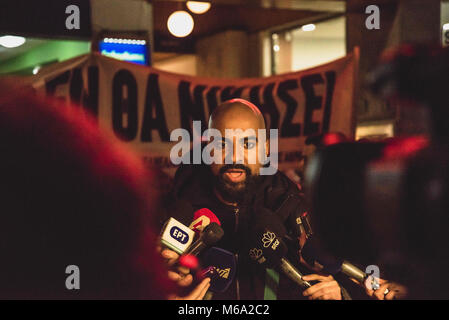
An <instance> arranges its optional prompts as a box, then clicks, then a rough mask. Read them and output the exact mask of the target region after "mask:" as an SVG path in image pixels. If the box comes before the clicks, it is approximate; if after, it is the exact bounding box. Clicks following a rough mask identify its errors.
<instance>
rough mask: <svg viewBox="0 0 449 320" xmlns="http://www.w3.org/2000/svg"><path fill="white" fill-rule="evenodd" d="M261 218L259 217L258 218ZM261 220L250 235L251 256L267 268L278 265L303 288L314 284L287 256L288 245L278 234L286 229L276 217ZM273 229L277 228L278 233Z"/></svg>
mask: <svg viewBox="0 0 449 320" xmlns="http://www.w3.org/2000/svg"><path fill="white" fill-rule="evenodd" d="M258 219H259V218H258ZM260 219H261V222H259V224H258V226H257V227H256V228H255V232H253V233H252V234H251V235H250V249H249V252H248V253H249V256H250V258H251V259H252V260H253V261H255V262H257V263H258V264H259V265H261V266H264V267H265V268H273V267H278V268H279V269H280V270H281V271H282V272H283V273H284V274H285V275H286V276H287V277H289V278H290V279H291V280H292V281H294V282H295V283H296V284H298V285H299V286H300V287H301V288H302V289H304V290H305V289H307V288H309V287H311V286H312V284H311V283H310V282H308V281H305V280H303V279H302V277H303V275H302V274H301V272H299V271H298V270H297V269H296V267H295V266H294V265H292V264H291V263H290V262H289V261H288V260H287V259H286V258H285V255H286V254H287V246H286V245H285V243H284V242H283V241H282V240H281V238H280V237H278V235H281V236H282V235H283V233H281V232H282V230H285V229H284V228H283V226H282V225H279V223H278V225H276V222H277V220H276V217H274V216H272V217H267V218H264V217H263V216H262V217H260ZM273 230H277V231H278V234H276V233H275V232H274V231H273Z"/></svg>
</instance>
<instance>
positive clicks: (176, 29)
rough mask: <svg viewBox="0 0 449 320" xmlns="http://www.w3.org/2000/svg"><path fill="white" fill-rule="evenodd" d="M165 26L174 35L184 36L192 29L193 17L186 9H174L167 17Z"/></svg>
mask: <svg viewBox="0 0 449 320" xmlns="http://www.w3.org/2000/svg"><path fill="white" fill-rule="evenodd" d="M167 27H168V31H170V33H171V34H172V35H174V36H175V37H180V38H181V37H186V36H188V35H189V34H190V33H191V32H192V30H193V18H192V16H191V15H190V14H189V13H188V12H186V11H175V12H173V13H172V14H171V15H170V17H168V20H167Z"/></svg>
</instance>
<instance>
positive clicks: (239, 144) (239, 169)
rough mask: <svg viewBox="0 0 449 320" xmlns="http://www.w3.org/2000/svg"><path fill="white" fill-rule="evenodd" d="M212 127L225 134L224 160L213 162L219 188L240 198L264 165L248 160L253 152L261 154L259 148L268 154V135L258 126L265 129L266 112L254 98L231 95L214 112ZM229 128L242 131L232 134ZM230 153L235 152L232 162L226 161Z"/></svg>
mask: <svg viewBox="0 0 449 320" xmlns="http://www.w3.org/2000/svg"><path fill="white" fill-rule="evenodd" d="M209 129H216V130H218V131H220V134H221V137H222V141H221V143H222V148H223V149H222V160H223V161H222V163H221V164H220V163H213V164H211V166H210V168H211V172H212V174H213V175H214V177H215V187H216V190H217V191H218V193H219V194H220V195H221V196H222V198H223V199H225V200H226V201H229V202H239V201H241V200H242V196H244V195H245V193H246V192H247V191H248V190H250V189H251V186H252V185H254V183H255V181H256V180H257V179H258V177H259V170H260V168H261V166H262V165H261V161H254V162H252V161H249V159H251V155H256V156H258V152H262V153H264V154H266V150H267V146H266V145H265V141H266V139H265V135H264V137H263V139H262V138H261V137H259V130H265V120H264V118H263V115H262V113H261V112H260V110H259V109H258V108H257V107H256V106H255V105H254V104H252V103H251V102H249V101H246V100H243V99H232V100H229V101H225V102H223V103H222V104H220V105H219V106H218V107H217V108H216V109H215V110H214V111H213V112H212V114H211V116H210V118H209ZM227 130H228V131H229V130H234V132H237V131H239V132H240V133H236V134H235V135H233V136H232V137H229V135H227V134H226V131H227ZM229 147H231V148H229ZM238 148H241V149H239V150H243V154H242V157H241V158H238V157H237V156H236V155H237V152H238V151H237V150H238ZM230 149H231V150H232V151H231V150H230ZM229 151H231V152H232V154H231V152H229ZM229 156H232V163H225V162H226V159H229V158H227V157H229ZM242 158H243V159H242ZM254 160H256V159H254ZM259 160H260V158H259Z"/></svg>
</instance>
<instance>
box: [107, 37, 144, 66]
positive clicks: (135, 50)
mask: <svg viewBox="0 0 449 320" xmlns="http://www.w3.org/2000/svg"><path fill="white" fill-rule="evenodd" d="M99 51H100V53H101V54H103V55H105V56H108V57H111V58H114V59H118V60H122V61H128V62H133V63H137V64H141V65H149V63H150V61H149V57H148V52H149V50H148V45H147V43H146V41H143V40H133V39H109V38H105V39H103V40H102V41H100V43H99Z"/></svg>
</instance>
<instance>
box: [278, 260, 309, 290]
mask: <svg viewBox="0 0 449 320" xmlns="http://www.w3.org/2000/svg"><path fill="white" fill-rule="evenodd" d="M280 267H281V270H282V271H283V272H284V273H285V275H287V276H288V277H289V278H290V279H291V280H293V281H294V282H296V283H297V284H298V285H299V286H300V287H301V288H302V289H304V290H305V289H307V288H310V287H311V286H312V285H311V284H310V282H308V281H305V280H303V279H302V274H301V273H300V272H299V271H298V270H297V269H296V268H295V267H294V266H293V265H292V264H291V263H290V262H289V261H288V260H286V259H284V258H282V259H281V265H280Z"/></svg>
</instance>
